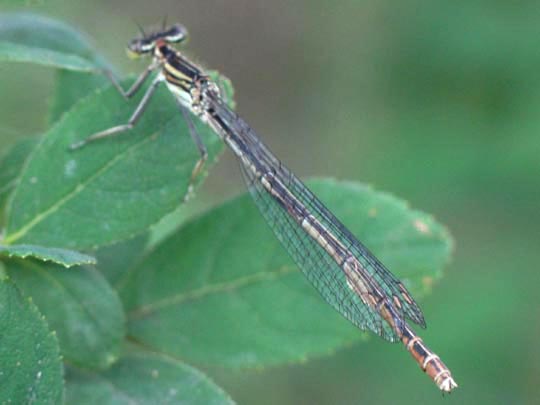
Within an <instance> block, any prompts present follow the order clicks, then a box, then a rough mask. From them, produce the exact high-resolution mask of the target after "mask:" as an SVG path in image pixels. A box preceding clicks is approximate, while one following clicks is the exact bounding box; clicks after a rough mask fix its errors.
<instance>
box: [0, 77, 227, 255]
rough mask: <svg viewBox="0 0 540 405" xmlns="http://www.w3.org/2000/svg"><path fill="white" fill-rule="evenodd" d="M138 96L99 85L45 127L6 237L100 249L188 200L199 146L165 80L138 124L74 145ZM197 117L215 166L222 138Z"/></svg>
mask: <svg viewBox="0 0 540 405" xmlns="http://www.w3.org/2000/svg"><path fill="white" fill-rule="evenodd" d="M222 83H223V84H225V85H227V83H228V82H224V81H222ZM128 84H129V83H123V85H124V86H126V87H127V85H128ZM229 88H230V87H229ZM138 101H139V100H132V101H130V102H126V101H125V100H124V99H123V98H122V97H121V96H120V95H119V94H118V92H117V91H116V89H115V88H113V87H109V88H107V89H106V90H104V91H102V90H99V91H97V92H96V93H94V94H92V95H91V96H89V97H88V98H85V99H84V100H82V101H81V102H80V103H78V104H77V105H76V106H75V107H74V108H73V109H72V110H70V111H69V112H68V113H66V114H65V115H64V116H63V119H62V120H61V121H60V122H58V123H57V124H56V125H55V126H54V127H53V128H51V130H50V131H49V132H47V133H46V134H45V136H44V138H43V141H42V142H41V143H40V144H39V145H38V146H37V147H36V148H35V150H34V152H33V154H32V156H31V157H30V159H29V161H28V163H27V165H26V166H25V170H24V172H23V173H22V176H21V179H20V181H19V183H18V185H17V187H16V189H15V192H14V195H13V198H12V200H11V202H10V204H9V205H8V209H7V225H6V236H5V239H4V243H7V244H12V243H27V244H39V245H44V246H61V247H66V248H69V249H85V248H94V247H97V246H102V245H107V244H111V243H114V242H116V241H119V240H124V239H128V238H130V237H132V236H134V235H136V234H138V233H141V232H142V231H144V230H145V229H147V228H148V227H149V226H150V225H152V224H154V223H156V222H157V221H159V219H160V218H162V217H163V216H164V215H165V214H167V213H169V212H171V211H173V210H174V209H175V208H176V207H177V206H178V205H179V204H180V203H181V202H182V200H183V198H184V196H185V195H186V191H187V188H188V184H189V181H190V177H191V173H192V170H193V167H194V165H195V163H196V161H197V160H198V159H199V153H198V151H197V148H196V146H195V145H194V143H193V142H192V140H191V137H190V135H189V133H188V126H187V124H186V122H185V121H184V119H183V118H182V114H181V113H180V111H179V110H178V106H177V105H176V102H175V101H174V100H173V99H172V96H171V94H170V93H169V92H168V91H167V89H165V88H164V86H161V87H160V88H159V89H158V91H156V93H155V95H154V96H153V98H152V100H151V102H150V105H149V106H148V109H147V111H145V114H144V116H143V117H142V118H141V120H140V121H139V122H138V124H137V125H136V127H135V128H134V129H133V130H132V131H130V132H129V133H126V134H122V135H120V136H117V137H114V138H111V139H105V140H99V141H96V142H93V143H91V144H89V145H87V146H86V147H83V148H81V149H78V150H74V151H72V150H69V146H70V145H71V144H72V143H74V142H75V141H77V140H80V139H83V138H85V137H88V136H89V135H91V134H93V133H95V132H97V131H100V130H103V129H106V128H109V127H111V126H114V125H118V124H121V123H125V122H126V121H127V120H128V118H129V116H130V115H131V113H132V112H133V110H134V109H135V107H136V106H137V103H138ZM194 119H195V118H194ZM195 120H196V122H195V124H196V129H197V131H198V133H199V135H201V137H202V139H203V141H204V143H205V144H206V146H207V148H208V152H209V159H208V161H207V165H206V168H208V167H209V166H210V165H211V164H212V162H214V161H215V159H216V155H217V154H218V152H219V151H221V150H222V148H223V145H222V142H221V141H220V140H219V138H218V137H217V136H216V135H215V134H214V133H213V132H212V130H210V129H209V128H208V127H207V126H206V125H204V124H202V122H200V120H198V119H195ZM203 177H204V176H199V178H198V179H197V180H198V181H197V183H198V184H199V183H200V181H201V180H202V178H203Z"/></svg>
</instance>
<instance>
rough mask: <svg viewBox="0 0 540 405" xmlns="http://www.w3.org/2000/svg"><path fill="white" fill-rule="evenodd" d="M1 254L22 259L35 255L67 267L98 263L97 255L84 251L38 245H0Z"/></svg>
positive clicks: (40, 258) (37, 257) (34, 256)
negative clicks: (93, 255) (87, 253)
mask: <svg viewBox="0 0 540 405" xmlns="http://www.w3.org/2000/svg"><path fill="white" fill-rule="evenodd" d="M0 256H7V257H19V258H21V259H24V258H27V257H33V258H35V259H39V260H42V261H45V262H53V263H57V264H61V265H62V266H65V267H71V266H77V265H81V264H94V263H96V258H95V257H92V256H90V255H86V254H84V253H80V252H76V251H74V250H67V249H61V248H53V247H43V246H38V245H8V246H2V245H0Z"/></svg>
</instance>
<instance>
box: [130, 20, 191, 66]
mask: <svg viewBox="0 0 540 405" xmlns="http://www.w3.org/2000/svg"><path fill="white" fill-rule="evenodd" d="M187 36H188V33H187V30H186V28H185V27H184V26H183V25H180V24H174V25H173V26H171V27H168V28H164V29H161V30H160V31H155V32H152V33H150V34H146V33H145V32H144V31H143V30H142V29H141V36H140V37H137V38H135V39H132V40H131V41H130V42H129V43H128V46H127V53H128V56H129V57H131V58H138V57H140V56H144V55H148V54H151V53H152V52H153V51H154V48H155V47H156V43H157V42H158V41H160V40H161V41H165V42H166V43H168V44H174V43H179V42H183V41H185V40H186V39H187Z"/></svg>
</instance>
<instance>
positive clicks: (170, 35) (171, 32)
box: [163, 24, 188, 43]
mask: <svg viewBox="0 0 540 405" xmlns="http://www.w3.org/2000/svg"><path fill="white" fill-rule="evenodd" d="M187 36H188V32H187V30H186V28H185V27H184V26H183V25H181V24H174V25H173V26H172V27H171V28H169V29H168V30H167V31H166V32H165V33H164V35H163V38H164V39H165V40H166V41H167V42H171V43H178V42H182V41H184V40H185V39H186V38H187Z"/></svg>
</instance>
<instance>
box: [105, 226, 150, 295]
mask: <svg viewBox="0 0 540 405" xmlns="http://www.w3.org/2000/svg"><path fill="white" fill-rule="evenodd" d="M147 244H148V233H145V234H142V235H139V236H137V237H135V238H132V239H129V240H126V241H122V242H119V243H115V244H114V245H110V246H105V247H103V248H101V249H99V250H98V251H97V252H96V257H97V259H98V265H97V269H98V270H99V271H101V273H102V274H103V275H104V276H105V278H107V280H108V281H109V283H110V284H111V285H113V286H114V285H115V284H116V283H117V282H118V280H120V279H121V278H122V276H123V274H124V273H125V272H126V271H128V270H129V269H130V268H131V267H133V266H134V265H135V263H137V262H138V261H139V260H140V259H141V257H142V255H143V254H144V250H145V249H146V246H147Z"/></svg>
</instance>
